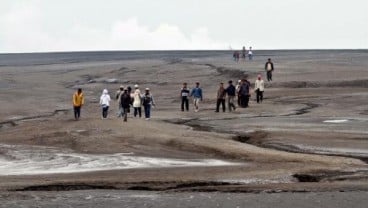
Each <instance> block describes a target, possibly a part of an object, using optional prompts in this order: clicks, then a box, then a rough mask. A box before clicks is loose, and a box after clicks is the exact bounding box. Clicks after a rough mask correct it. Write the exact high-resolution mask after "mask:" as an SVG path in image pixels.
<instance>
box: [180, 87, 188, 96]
mask: <svg viewBox="0 0 368 208" xmlns="http://www.w3.org/2000/svg"><path fill="white" fill-rule="evenodd" d="M189 94H190V91H189V90H188V88H181V91H180V96H181V97H188V96H189Z"/></svg>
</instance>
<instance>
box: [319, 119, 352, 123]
mask: <svg viewBox="0 0 368 208" xmlns="http://www.w3.org/2000/svg"><path fill="white" fill-rule="evenodd" d="M348 121H349V120H347V119H338V120H325V121H323V123H346V122H348Z"/></svg>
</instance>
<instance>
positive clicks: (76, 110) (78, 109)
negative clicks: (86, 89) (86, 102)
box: [74, 106, 82, 119]
mask: <svg viewBox="0 0 368 208" xmlns="http://www.w3.org/2000/svg"><path fill="white" fill-rule="evenodd" d="M81 108H82V106H74V118H75V119H79V117H80V113H81Z"/></svg>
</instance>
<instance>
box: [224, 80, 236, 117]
mask: <svg viewBox="0 0 368 208" xmlns="http://www.w3.org/2000/svg"><path fill="white" fill-rule="evenodd" d="M226 93H227V104H228V107H229V111H230V112H231V110H232V109H233V110H235V109H236V107H235V105H234V100H235V94H236V89H235V86H234V85H233V81H232V80H230V81H229V86H228V87H227V88H226Z"/></svg>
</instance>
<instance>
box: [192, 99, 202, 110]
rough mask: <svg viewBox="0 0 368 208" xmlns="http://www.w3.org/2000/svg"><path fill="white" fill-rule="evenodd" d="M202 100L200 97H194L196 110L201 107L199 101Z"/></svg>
mask: <svg viewBox="0 0 368 208" xmlns="http://www.w3.org/2000/svg"><path fill="white" fill-rule="evenodd" d="M200 100H201V99H200V98H194V99H193V103H194V107H195V109H196V110H198V109H199V102H200Z"/></svg>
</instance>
